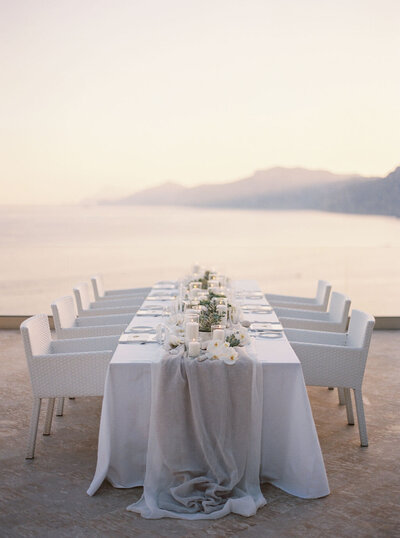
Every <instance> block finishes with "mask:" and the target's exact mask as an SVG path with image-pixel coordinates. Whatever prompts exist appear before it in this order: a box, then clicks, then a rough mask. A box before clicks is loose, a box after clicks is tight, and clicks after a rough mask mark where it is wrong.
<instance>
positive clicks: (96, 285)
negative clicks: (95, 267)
mask: <svg viewBox="0 0 400 538" xmlns="http://www.w3.org/2000/svg"><path fill="white" fill-rule="evenodd" d="M90 280H91V281H92V286H93V292H94V299H95V301H98V300H99V299H103V300H104V299H106V300H114V299H119V298H121V299H122V298H124V297H125V298H131V297H139V298H142V300H144V299H145V298H146V297H147V295H148V294H149V293H150V291H151V288H128V289H120V290H107V291H105V290H104V286H103V279H102V277H101V276H100V275H96V276H93V277H92V278H91V279H90Z"/></svg>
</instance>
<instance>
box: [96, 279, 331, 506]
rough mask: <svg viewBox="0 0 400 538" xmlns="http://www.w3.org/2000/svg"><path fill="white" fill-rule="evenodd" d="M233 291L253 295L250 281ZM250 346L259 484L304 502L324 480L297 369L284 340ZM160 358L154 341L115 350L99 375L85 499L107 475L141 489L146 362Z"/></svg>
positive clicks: (323, 490) (322, 490)
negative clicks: (257, 396)
mask: <svg viewBox="0 0 400 538" xmlns="http://www.w3.org/2000/svg"><path fill="white" fill-rule="evenodd" d="M236 286H237V288H238V289H240V288H241V289H246V290H255V291H256V290H258V285H257V283H256V282H253V281H239V282H237V283H236ZM245 302H246V303H249V302H253V301H249V300H245ZM254 302H255V303H256V302H257V303H260V302H261V301H254ZM148 304H152V305H154V302H151V303H150V302H149V303H148ZM246 318H247V319H249V320H251V321H254V320H257V319H258V320H263V321H277V318H276V315H275V313H274V312H272V313H270V314H265V313H264V314H246ZM159 321H160V318H157V317H155V318H151V317H135V318H134V319H133V321H132V325H157V324H158V323H159ZM253 345H254V348H255V350H256V352H257V355H258V357H259V360H260V361H261V362H262V367H263V383H264V394H263V396H264V401H263V421H262V422H263V424H262V441H261V443H262V444H261V469H260V480H261V481H262V482H269V483H271V484H273V485H275V486H277V487H279V488H281V489H283V490H284V491H286V492H288V493H290V494H292V495H296V496H298V497H302V498H306V499H311V498H318V497H323V496H325V495H328V494H329V485H328V480H327V477H326V472H325V466H324V462H323V458H322V454H321V449H320V446H319V441H318V436H317V433H316V430H315V425H314V420H313V416H312V413H311V408H310V403H309V400H308V395H307V391H306V387H305V384H304V378H303V372H302V369H301V364H300V362H299V360H298V358H297V357H296V355H295V353H294V351H293V350H292V348H291V346H290V344H289V342H288V341H287V339H286V338H285V337H283V338H279V339H271V340H264V339H263V340H261V339H259V340H258V339H257V340H255V341H254V344H253ZM160 357H161V353H160V348H159V346H158V344H146V345H140V344H132V345H129V344H120V345H119V346H118V347H117V349H116V351H115V353H114V356H113V358H112V360H111V363H110V366H109V369H108V374H107V378H106V384H105V391H104V399H103V408H102V413H101V422H100V432H99V447H98V458H97V467H96V473H95V476H94V478H93V481H92V483H91V485H90V487H89V489H88V491H87V493H88V494H89V495H94V493H95V492H96V491H97V489H98V488H99V487H100V486H101V484H102V482H103V480H105V479H106V478H107V479H108V481H109V482H111V484H113V486H114V487H117V488H131V487H135V486H142V485H143V480H144V476H145V467H146V453H147V441H148V431H149V418H150V402H151V362H152V361H157V360H159V359H160Z"/></svg>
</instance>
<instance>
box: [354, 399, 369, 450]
mask: <svg viewBox="0 0 400 538" xmlns="http://www.w3.org/2000/svg"><path fill="white" fill-rule="evenodd" d="M354 398H355V400H356V410H357V420H358V430H359V432H360V441H361V446H368V436H367V425H366V423H365V415H364V404H363V399H362V392H361V389H354Z"/></svg>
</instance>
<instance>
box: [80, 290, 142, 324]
mask: <svg viewBox="0 0 400 538" xmlns="http://www.w3.org/2000/svg"><path fill="white" fill-rule="evenodd" d="M74 295H75V300H76V306H77V308H78V316H109V315H112V314H132V317H133V316H134V315H135V313H136V312H137V310H138V309H139V307H140V306H141V304H142V302H143V300H142V299H141V298H139V297H138V298H137V299H135V300H133V301H132V300H128V302H124V300H121V301H109V302H107V303H104V302H90V293H89V285H88V284H87V283H86V282H83V283H82V284H79V285H78V286H76V287H75V288H74Z"/></svg>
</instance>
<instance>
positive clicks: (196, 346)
mask: <svg viewBox="0 0 400 538" xmlns="http://www.w3.org/2000/svg"><path fill="white" fill-rule="evenodd" d="M188 347H189V349H188V353H189V357H198V356H199V355H200V342H197V341H196V340H193V341H189V346H188Z"/></svg>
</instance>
